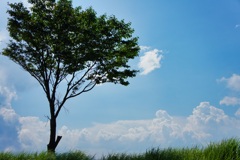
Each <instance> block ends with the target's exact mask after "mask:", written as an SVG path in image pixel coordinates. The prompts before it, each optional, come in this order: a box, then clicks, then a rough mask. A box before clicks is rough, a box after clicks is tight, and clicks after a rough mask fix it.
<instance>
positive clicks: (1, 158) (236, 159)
mask: <svg viewBox="0 0 240 160" xmlns="http://www.w3.org/2000/svg"><path fill="white" fill-rule="evenodd" d="M0 160H95V158H94V157H92V156H88V155H86V154H85V153H83V152H81V151H75V152H68V153H57V154H55V155H54V154H50V153H47V152H42V153H18V154H14V153H0ZM100 160H240V140H239V139H236V138H235V139H234V138H233V139H228V140H223V141H221V142H219V143H210V144H209V145H208V146H207V147H203V148H200V147H193V148H168V149H159V148H155V149H151V150H148V151H146V152H145V153H142V154H125V153H122V154H110V155H106V156H103V157H102V158H100Z"/></svg>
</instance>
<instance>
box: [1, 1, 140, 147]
mask: <svg viewBox="0 0 240 160" xmlns="http://www.w3.org/2000/svg"><path fill="white" fill-rule="evenodd" d="M28 2H29V3H30V4H31V7H30V8H27V7H25V6H24V5H23V4H22V3H10V4H9V6H10V9H9V10H8V13H9V15H10V17H9V19H8V30H9V33H10V36H11V37H12V39H11V40H10V42H9V43H8V46H7V47H6V48H5V49H3V51H2V53H1V54H3V55H5V56H7V57H9V58H10V59H11V60H13V61H14V62H15V63H17V64H19V65H20V66H21V67H22V68H23V69H24V70H26V71H27V72H29V73H30V74H31V75H32V76H33V77H34V78H35V79H36V80H37V81H38V82H39V84H40V85H41V87H42V88H43V90H44V92H45V94H46V97H47V100H48V102H49V108H50V117H49V120H50V141H49V144H48V150H50V151H55V148H56V146H57V144H58V142H59V141H60V137H58V138H57V140H56V118H57V117H58V114H59V112H60V110H61V109H62V107H63V106H64V104H65V102H66V101H67V100H68V99H70V98H73V97H76V96H78V95H80V94H82V93H84V92H88V91H90V90H91V89H93V88H94V86H96V85H97V84H102V83H106V82H110V83H115V84H122V85H128V84H129V82H128V81H127V79H128V78H129V77H134V76H136V73H137V71H136V70H132V69H130V66H129V65H128V61H129V60H130V59H133V58H134V57H136V56H137V55H138V52H139V46H138V38H137V37H133V32H134V30H133V29H132V28H131V27H130V25H131V24H130V23H125V22H124V21H123V20H120V21H119V20H118V19H117V18H116V17H115V16H107V15H101V16H97V14H96V12H95V11H94V10H93V9H92V8H88V9H86V10H83V9H82V8H81V7H76V8H74V7H73V6H72V1H71V0H58V1H55V0H28ZM63 82H64V83H63ZM60 84H64V85H65V92H64V93H63V94H62V97H57V96H56V95H57V93H58V92H59V88H58V87H59V85H60ZM61 91H62V90H61Z"/></svg>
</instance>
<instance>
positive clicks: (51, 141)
mask: <svg viewBox="0 0 240 160" xmlns="http://www.w3.org/2000/svg"><path fill="white" fill-rule="evenodd" d="M54 112H55V109H54V103H51V104H50V113H51V119H50V139H49V143H48V145H47V150H48V152H52V153H55V149H56V147H57V145H58V143H59V142H60V140H61V138H62V136H57V139H56V130H57V117H55V114H54Z"/></svg>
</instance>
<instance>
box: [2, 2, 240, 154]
mask: <svg viewBox="0 0 240 160" xmlns="http://www.w3.org/2000/svg"><path fill="white" fill-rule="evenodd" d="M8 1H9V2H21V0H8ZM22 2H23V3H24V4H25V5H26V6H29V5H28V4H27V2H26V0H22ZM73 6H74V7H77V6H82V8H83V9H86V8H88V7H90V6H92V7H93V9H94V10H95V11H96V12H97V14H98V15H102V14H107V15H115V16H116V17H117V18H118V19H124V21H125V22H131V27H132V28H134V30H135V32H134V36H137V37H139V46H140V47H141V51H140V52H139V56H138V57H136V58H135V59H134V60H131V61H130V62H129V64H130V65H131V67H132V68H134V69H138V70H139V71H140V72H139V73H138V74H137V76H136V77H135V78H132V79H129V82H130V85H129V86H127V87H125V86H121V85H115V84H103V85H100V86H96V87H95V88H94V89H93V90H92V91H90V92H87V93H85V94H82V95H80V96H79V97H77V98H75V99H71V100H70V101H69V102H67V104H66V106H65V108H64V109H63V110H62V111H61V113H60V115H59V117H58V133H57V134H58V135H62V136H63V138H62V140H61V142H60V143H59V145H58V148H57V151H58V152H64V151H69V150H82V151H85V152H86V153H89V154H92V155H95V154H96V155H102V154H107V153H113V152H114V153H115V152H124V153H125V152H129V153H140V152H144V151H146V150H147V149H151V148H152V147H160V148H166V147H192V146H196V145H199V146H205V145H207V144H209V143H210V142H219V141H221V140H222V139H226V138H232V137H237V138H239V135H240V63H239V59H240V1H239V0H211V1H209V0H202V1H193V0H182V1H173V0H148V1H139V0H131V1H129V0H115V1H112V0H101V1H99V0H73ZM7 8H8V6H7V1H6V0H2V1H1V5H0V15H1V17H0V51H1V50H2V49H3V48H4V47H6V44H7V43H8V41H9V39H10V38H9V35H8V31H7V29H6V27H7V17H8V15H7V14H6V10H7ZM48 115H49V109H48V104H47V99H46V97H45V95H44V93H43V91H42V89H41V87H40V85H39V84H38V83H37V81H36V80H35V79H33V78H32V77H31V76H30V75H29V74H28V73H27V72H25V71H24V70H23V69H22V68H20V66H18V65H16V64H14V63H13V62H12V61H10V60H9V59H8V58H7V57H3V56H0V151H16V152H18V151H42V150H45V149H46V144H47V143H48V138H49V135H48V134H49V123H48V119H47V116H48Z"/></svg>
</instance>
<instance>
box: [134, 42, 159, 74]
mask: <svg viewBox="0 0 240 160" xmlns="http://www.w3.org/2000/svg"><path fill="white" fill-rule="evenodd" d="M141 49H142V50H146V49H148V48H147V47H146V46H145V47H142V48H141ZM162 54H163V51H162V50H158V49H154V50H150V51H147V52H145V53H144V55H143V56H141V57H140V62H139V63H138V67H139V68H140V69H142V70H143V71H142V72H141V73H140V74H141V75H147V74H148V73H150V72H152V71H153V70H155V69H157V68H160V67H161V64H160V62H161V60H162V59H163V55H162Z"/></svg>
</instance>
